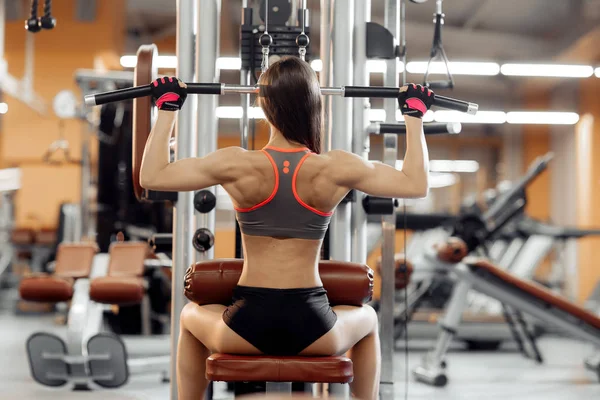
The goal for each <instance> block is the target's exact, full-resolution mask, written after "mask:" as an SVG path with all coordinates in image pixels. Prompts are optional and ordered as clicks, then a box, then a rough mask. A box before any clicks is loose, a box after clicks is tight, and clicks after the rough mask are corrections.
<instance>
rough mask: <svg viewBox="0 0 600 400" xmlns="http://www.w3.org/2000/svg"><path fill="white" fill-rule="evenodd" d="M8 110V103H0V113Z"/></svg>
mask: <svg viewBox="0 0 600 400" xmlns="http://www.w3.org/2000/svg"><path fill="white" fill-rule="evenodd" d="M7 112H8V104H6V103H0V114H6V113H7Z"/></svg>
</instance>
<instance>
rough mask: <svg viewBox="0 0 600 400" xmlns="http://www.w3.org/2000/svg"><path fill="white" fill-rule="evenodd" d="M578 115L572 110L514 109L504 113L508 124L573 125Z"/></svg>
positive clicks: (577, 119)
mask: <svg viewBox="0 0 600 400" xmlns="http://www.w3.org/2000/svg"><path fill="white" fill-rule="evenodd" d="M578 121H579V115H578V114H577V113H573V112H531V111H515V112H509V113H506V122H508V123H509V124H542V125H574V124H576V123H577V122H578Z"/></svg>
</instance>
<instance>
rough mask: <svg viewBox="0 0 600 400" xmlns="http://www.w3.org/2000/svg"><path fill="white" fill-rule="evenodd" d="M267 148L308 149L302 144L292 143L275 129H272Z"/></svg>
mask: <svg viewBox="0 0 600 400" xmlns="http://www.w3.org/2000/svg"><path fill="white" fill-rule="evenodd" d="M267 146H271V147H279V148H284V149H287V148H291V149H294V148H302V147H306V146H304V145H303V144H300V143H295V142H290V141H289V140H287V139H286V138H285V137H283V135H282V134H281V133H280V132H279V131H278V130H276V129H275V128H271V137H270V138H269V143H267Z"/></svg>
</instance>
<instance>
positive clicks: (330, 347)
mask: <svg viewBox="0 0 600 400" xmlns="http://www.w3.org/2000/svg"><path fill="white" fill-rule="evenodd" d="M333 311H334V312H335V313H336V315H337V321H336V323H335V325H334V326H333V328H331V330H330V331H329V332H327V333H326V334H325V335H323V336H321V337H320V338H319V339H317V340H316V341H315V342H314V343H312V344H311V345H310V346H308V347H307V348H306V349H304V350H303V351H302V352H301V353H300V354H301V355H304V356H310V355H315V356H329V355H337V354H344V353H346V352H347V351H348V350H350V348H352V346H354V345H355V344H356V343H358V342H359V341H360V340H361V339H363V338H364V337H365V336H367V335H369V334H370V333H372V332H374V331H376V330H377V313H376V312H375V310H373V307H371V306H368V305H364V306H362V307H353V306H335V307H333Z"/></svg>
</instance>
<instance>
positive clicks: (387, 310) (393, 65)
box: [379, 0, 400, 399]
mask: <svg viewBox="0 0 600 400" xmlns="http://www.w3.org/2000/svg"><path fill="white" fill-rule="evenodd" d="M384 25H385V27H386V28H387V29H388V30H389V31H390V32H391V33H392V34H393V35H394V37H395V38H396V39H398V38H399V36H400V8H399V7H398V1H397V0H386V1H385V16H384ZM386 64H387V69H386V73H385V76H384V84H385V85H386V86H389V87H394V88H396V87H399V83H400V82H399V73H398V60H397V59H396V58H394V59H391V60H386ZM396 97H397V96H396ZM396 97H391V98H386V99H384V101H383V108H384V110H385V112H386V121H385V122H386V123H388V124H394V123H396V109H397V107H398V105H397V103H398V101H397V99H396ZM397 160H398V136H397V135H394V134H385V135H383V163H384V164H387V165H391V166H392V167H393V168H395V167H396V161H397ZM382 230H383V243H382V245H381V300H380V303H381V304H380V327H381V328H380V331H379V337H380V341H381V376H380V387H379V394H380V398H381V399H393V398H394V294H395V290H396V289H395V275H396V271H395V269H396V265H395V264H396V263H395V260H394V254H395V253H396V248H395V245H396V212H395V209H394V212H393V213H392V214H391V215H384V216H382Z"/></svg>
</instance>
